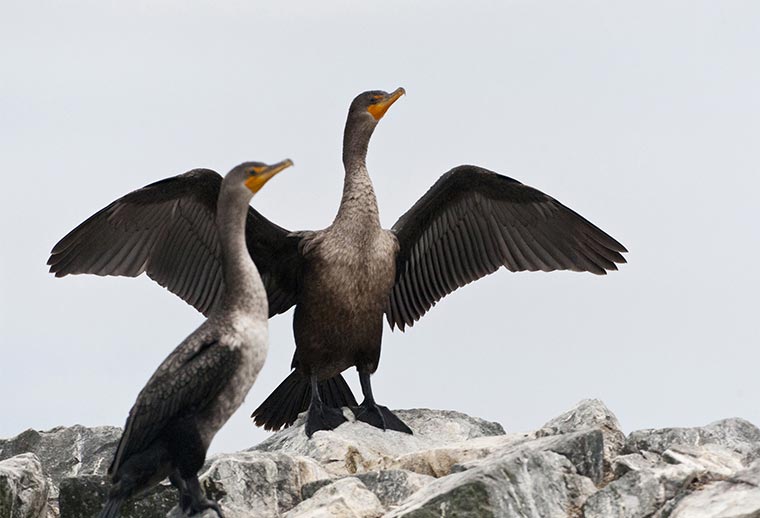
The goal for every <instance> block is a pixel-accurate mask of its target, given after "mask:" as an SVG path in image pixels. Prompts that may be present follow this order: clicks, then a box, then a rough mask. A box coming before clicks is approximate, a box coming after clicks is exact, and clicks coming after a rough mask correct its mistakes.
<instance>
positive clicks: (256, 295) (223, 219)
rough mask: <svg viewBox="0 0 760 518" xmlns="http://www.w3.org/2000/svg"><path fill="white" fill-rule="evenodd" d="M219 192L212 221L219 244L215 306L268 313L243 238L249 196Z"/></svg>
mask: <svg viewBox="0 0 760 518" xmlns="http://www.w3.org/2000/svg"><path fill="white" fill-rule="evenodd" d="M224 187H225V186H224V185H222V190H221V192H220V193H219V200H218V203H217V213H216V225H217V229H218V233H219V240H220V244H221V248H222V272H223V278H224V292H223V294H222V299H221V304H220V305H219V308H220V309H221V310H222V311H223V312H225V314H226V313H229V312H243V313H245V314H248V315H258V313H262V314H263V315H264V318H266V315H268V308H267V296H266V290H265V289H264V285H263V283H262V282H261V277H260V276H259V272H258V270H257V269H256V265H254V264H253V260H252V259H251V255H250V253H249V252H248V247H247V246H246V240H245V224H246V219H247V216H248V201H249V199H250V198H249V197H246V196H245V195H241V194H240V193H237V192H230V191H229V190H226V189H225V188H224Z"/></svg>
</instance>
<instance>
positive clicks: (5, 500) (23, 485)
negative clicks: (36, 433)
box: [0, 453, 48, 518]
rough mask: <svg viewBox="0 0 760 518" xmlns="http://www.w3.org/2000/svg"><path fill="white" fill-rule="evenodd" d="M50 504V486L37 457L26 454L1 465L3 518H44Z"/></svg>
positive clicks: (0, 491)
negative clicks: (48, 502)
mask: <svg viewBox="0 0 760 518" xmlns="http://www.w3.org/2000/svg"><path fill="white" fill-rule="evenodd" d="M47 501H48V482H47V479H46V478H45V474H44V473H43V471H42V465H41V464H40V460H39V459H38V458H37V456H36V455H34V454H33V453H23V454H21V455H16V456H14V457H11V458H10V459H6V460H3V461H0V516H2V517H3V518H42V517H44V516H45V515H46V514H47Z"/></svg>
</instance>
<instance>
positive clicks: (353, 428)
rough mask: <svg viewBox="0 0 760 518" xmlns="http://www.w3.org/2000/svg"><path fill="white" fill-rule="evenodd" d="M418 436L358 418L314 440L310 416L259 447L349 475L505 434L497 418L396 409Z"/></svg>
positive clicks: (350, 416) (319, 435) (317, 436)
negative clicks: (309, 428) (414, 454)
mask: <svg viewBox="0 0 760 518" xmlns="http://www.w3.org/2000/svg"><path fill="white" fill-rule="evenodd" d="M396 412H397V414H398V415H399V417H401V418H402V419H403V420H404V421H405V422H406V423H407V424H408V425H409V427H410V428H411V429H412V430H413V431H414V435H408V434H405V433H400V432H394V431H383V430H379V429H377V428H374V427H372V426H370V425H368V424H366V423H362V422H358V421H355V420H353V415H351V413H350V412H346V416H347V417H348V418H349V422H347V423H344V424H343V425H341V426H339V427H338V428H337V429H336V430H333V431H331V432H326V431H320V432H317V433H315V434H314V436H313V437H312V438H311V439H309V438H308V437H306V434H305V433H304V430H303V423H304V417H303V416H301V417H299V420H298V421H297V422H296V423H295V424H294V425H293V426H291V427H290V428H287V429H285V430H283V431H281V432H279V433H277V434H275V435H273V436H272V437H270V438H269V439H267V440H266V441H264V442H262V443H261V444H259V445H258V446H256V447H254V448H252V450H255V451H264V452H267V451H275V452H282V453H288V454H291V455H302V456H305V457H311V458H312V459H314V460H316V461H317V462H319V463H320V464H321V465H322V466H323V467H324V468H325V469H326V470H327V471H328V472H329V473H330V474H331V475H333V476H339V477H340V476H346V475H354V474H357V473H366V472H368V471H375V470H383V469H394V468H397V467H398V465H397V463H396V461H395V460H396V458H397V457H399V456H401V455H404V454H406V453H411V452H416V451H423V450H428V449H431V448H435V447H438V446H443V445H446V444H449V443H453V442H460V441H466V440H468V439H473V438H477V437H486V436H492V435H495V434H497V435H498V434H503V433H504V430H503V429H502V428H501V426H500V425H498V424H496V423H490V422H488V421H484V420H482V419H477V418H473V417H469V416H467V415H465V414H461V413H459V412H449V411H442V410H427V409H419V410H398V411H396Z"/></svg>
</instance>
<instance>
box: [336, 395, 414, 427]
mask: <svg viewBox="0 0 760 518" xmlns="http://www.w3.org/2000/svg"><path fill="white" fill-rule="evenodd" d="M351 411H352V412H353V413H354V416H356V420H357V421H361V422H363V423H367V424H368V425H370V426H374V427H375V428H380V429H381V430H395V431H397V432H402V433H408V434H409V435H413V433H412V430H411V428H409V427H408V426H407V425H406V424H405V423H404V421H402V420H401V419H399V418H398V417H397V416H396V414H394V413H393V412H391V411H390V410H388V407H384V406H382V405H378V404H376V403H367V402H366V401H365V402H363V403H362V404H361V405H359V406H355V407H351Z"/></svg>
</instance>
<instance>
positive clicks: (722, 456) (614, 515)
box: [583, 444, 744, 518]
mask: <svg viewBox="0 0 760 518" xmlns="http://www.w3.org/2000/svg"><path fill="white" fill-rule="evenodd" d="M615 466H616V468H615V470H614V471H615V473H618V474H621V473H623V472H624V474H622V476H620V478H618V479H617V480H614V481H612V482H611V483H610V484H608V485H607V486H606V487H604V489H602V490H600V491H599V492H598V493H596V494H594V495H593V496H591V497H590V498H589V499H588V501H587V502H586V505H585V506H584V509H583V510H584V516H585V518H606V517H610V518H644V517H648V516H653V515H655V513H660V514H661V515H664V516H667V514H668V512H669V511H668V510H669V509H672V508H673V507H674V506H675V504H676V503H677V502H678V500H680V499H681V498H683V497H684V495H686V494H687V493H688V492H689V491H690V490H692V489H693V485H694V484H705V483H707V482H710V481H712V480H716V479H722V478H724V477H726V476H728V475H731V474H732V473H735V472H736V471H737V470H741V469H743V467H744V466H743V465H742V463H741V455H739V454H738V453H736V452H734V451H731V450H728V449H726V448H723V447H722V446H718V445H716V444H707V445H704V446H689V445H674V446H673V447H672V448H671V449H668V450H665V451H664V452H663V454H662V456H660V455H657V454H655V453H652V452H648V451H645V452H644V453H643V454H628V455H623V456H621V457H618V458H617V459H615Z"/></svg>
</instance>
